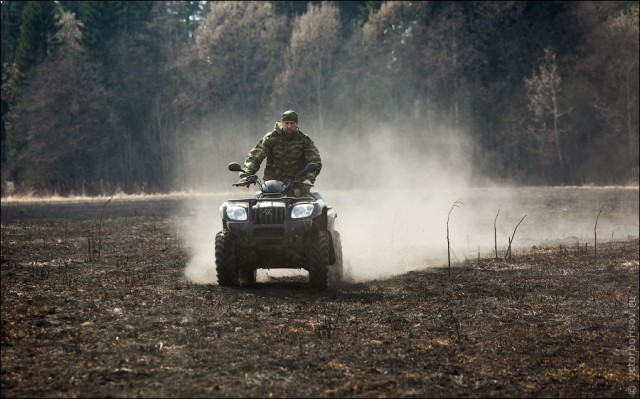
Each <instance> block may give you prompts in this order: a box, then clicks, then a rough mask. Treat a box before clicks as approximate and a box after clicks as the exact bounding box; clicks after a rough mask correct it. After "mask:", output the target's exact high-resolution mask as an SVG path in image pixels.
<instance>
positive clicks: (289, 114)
mask: <svg viewBox="0 0 640 399" xmlns="http://www.w3.org/2000/svg"><path fill="white" fill-rule="evenodd" d="M284 121H292V122H298V114H296V111H291V110H289V111H285V113H284V114H282V122H284Z"/></svg>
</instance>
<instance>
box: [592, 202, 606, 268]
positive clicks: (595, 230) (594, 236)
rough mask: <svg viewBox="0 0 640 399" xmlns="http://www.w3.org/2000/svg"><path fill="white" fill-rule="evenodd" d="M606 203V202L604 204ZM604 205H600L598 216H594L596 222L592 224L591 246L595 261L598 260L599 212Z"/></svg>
mask: <svg viewBox="0 0 640 399" xmlns="http://www.w3.org/2000/svg"><path fill="white" fill-rule="evenodd" d="M605 205H606V204H605ZM605 205H602V206H601V207H600V211H599V212H598V216H596V224H595V225H594V226H593V248H595V261H596V262H597V261H598V231H597V228H598V219H599V218H600V214H601V213H602V210H603V209H604V207H605Z"/></svg>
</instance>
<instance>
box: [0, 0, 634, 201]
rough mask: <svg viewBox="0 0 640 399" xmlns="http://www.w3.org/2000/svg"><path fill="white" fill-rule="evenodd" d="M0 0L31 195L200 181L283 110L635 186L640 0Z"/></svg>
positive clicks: (307, 120) (424, 144)
mask: <svg viewBox="0 0 640 399" xmlns="http://www.w3.org/2000/svg"><path fill="white" fill-rule="evenodd" d="M1 7H2V148H1V156H2V159H1V161H2V178H3V182H5V181H8V180H10V181H13V182H15V183H16V185H17V187H18V188H19V190H21V191H23V192H34V193H41V194H51V193H58V194H71V193H74V194H110V193H113V192H116V191H123V192H127V193H135V192H168V191H172V190H182V189H188V188H192V187H189V186H195V185H197V184H198V181H197V179H193V178H192V175H193V172H194V171H198V172H197V173H199V174H200V175H201V176H203V177H202V178H203V179H204V178H206V168H209V167H211V165H213V164H214V163H212V161H211V159H208V160H207V161H206V162H204V163H203V161H202V158H203V157H205V158H211V157H219V156H220V154H225V155H226V157H225V159H224V162H229V161H230V160H240V159H239V158H238V154H240V155H241V156H244V155H245V154H246V152H247V151H248V149H249V148H250V147H248V145H252V144H253V143H255V141H256V140H257V138H259V137H260V136H262V134H264V133H265V132H266V131H267V129H268V128H269V127H270V126H271V125H272V123H273V122H274V121H275V119H276V118H277V117H278V116H279V115H280V113H281V112H282V111H283V110H285V109H289V108H292V109H296V110H297V111H298V112H299V114H300V115H304V123H302V122H301V124H302V125H303V126H305V127H306V128H308V129H309V130H310V131H311V132H314V133H311V134H312V136H313V137H314V138H316V137H317V136H318V135H319V136H321V137H320V140H326V141H329V140H331V141H340V140H343V139H344V138H345V137H348V138H349V140H350V141H349V142H351V143H358V141H359V140H362V141H366V140H367V136H368V135H369V133H370V132H371V131H372V130H373V129H375V127H376V126H378V127H379V126H387V127H388V129H387V131H389V132H391V133H390V134H397V136H394V139H395V140H400V141H402V140H405V139H406V138H405V137H406V136H407V135H409V136H410V137H411V139H410V141H409V142H407V143H406V146H405V147H404V148H410V149H412V150H413V151H418V152H419V151H425V152H428V151H429V149H430V148H436V147H438V143H441V142H442V140H443V135H447V134H451V133H450V132H464V136H465V137H467V138H469V139H471V142H470V144H468V148H470V151H469V153H468V156H469V157H470V158H471V160H472V164H473V165H475V167H474V173H476V174H478V176H480V175H483V176H490V177H491V178H493V179H495V180H501V181H507V182H511V183H515V184H572V185H574V184H577V185H581V184H628V183H631V184H638V173H639V171H638V164H639V158H638V114H639V110H638V107H639V104H638V96H639V91H640V90H639V86H638V76H639V71H638V58H639V55H638V52H639V50H638V48H639V45H638V42H639V39H638V38H639V32H638V27H639V22H638V2H637V1H631V2H627V1H611V2H576V1H516V2H510V1H509V2H505V1H496V2H489V1H482V2H457V1H453V2H448V1H435V2H401V1H390V2H380V1H340V2H316V1H309V2H296V1H275V2H236V1H230V2H225V1H215V2H201V1H157V2H156V1H153V2H145V1H3V2H2V3H1ZM270 124H271V125H270ZM338 148H339V147H338ZM376 148H377V150H376V153H375V154H372V156H374V157H375V159H372V161H376V162H384V159H385V153H384V148H382V150H381V151H380V148H378V147H376ZM399 148H403V147H402V146H400V147H399ZM239 149H242V151H241V152H239ZM343 150H344V152H345V154H344V158H348V157H349V154H347V152H348V151H350V150H348V149H346V148H343ZM224 162H223V161H222V160H220V162H219V163H220V164H223V163H224ZM344 162H348V161H344ZM198 164H204V165H206V166H205V167H202V166H200V167H199V166H198ZM215 164H216V165H217V164H218V163H215ZM452 167H455V163H454V164H453V166H452ZM411 168H413V167H411ZM411 168H410V169H411ZM3 189H4V185H3Z"/></svg>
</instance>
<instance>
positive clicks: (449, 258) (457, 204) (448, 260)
mask: <svg viewBox="0 0 640 399" xmlns="http://www.w3.org/2000/svg"><path fill="white" fill-rule="evenodd" d="M460 205H464V204H463V203H462V202H460V198H458V199H457V200H456V202H454V203H453V205H452V206H451V209H449V213H448V214H447V263H448V265H449V275H451V242H450V241H449V218H450V217H451V211H453V208H459V207H460Z"/></svg>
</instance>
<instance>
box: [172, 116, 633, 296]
mask: <svg viewBox="0 0 640 399" xmlns="http://www.w3.org/2000/svg"><path fill="white" fill-rule="evenodd" d="M269 127H270V126H268V127H267V128H266V129H265V131H268V130H269ZM300 128H301V130H303V131H305V132H306V133H307V134H309V135H310V136H311V137H312V138H313V140H314V142H315V143H316V145H317V147H318V149H319V151H320V154H321V156H322V160H323V168H322V172H321V174H320V175H319V176H318V179H317V181H316V186H315V188H314V190H315V191H318V192H320V193H321V194H322V196H323V198H324V199H325V201H326V202H327V203H328V204H329V205H330V206H332V207H333V208H334V209H335V210H336V212H337V214H338V218H337V220H336V229H337V230H338V231H339V232H340V234H341V237H342V247H343V255H344V262H345V269H346V271H347V273H348V274H349V275H350V276H351V278H352V279H353V280H354V281H366V280H372V279H379V278H385V277H389V276H392V275H397V274H401V273H405V272H408V271H411V270H416V269H424V268H428V267H433V266H443V265H446V264H447V218H449V222H448V228H449V241H450V248H451V261H452V263H453V264H455V263H458V262H461V261H464V260H468V259H475V258H477V257H478V256H481V257H492V256H494V251H495V246H496V243H497V250H498V255H499V256H504V254H505V252H506V249H507V246H508V240H509V237H514V240H513V250H514V251H516V252H514V253H516V254H517V253H518V252H517V251H518V250H520V251H522V250H525V249H527V248H530V247H531V246H533V245H545V244H559V243H564V244H566V245H582V246H584V245H588V246H591V245H593V240H594V224H595V221H596V217H597V215H598V211H599V209H600V208H601V207H603V206H604V208H603V211H602V214H601V216H600V217H599V220H598V224H597V232H598V240H599V241H607V240H614V239H628V238H637V237H638V229H639V226H638V220H639V217H638V214H639V212H638V187H609V188H606V187H605V188H596V187H593V188H579V187H522V188H509V187H503V186H499V185H497V184H494V183H492V182H491V181H490V180H489V179H487V178H479V177H478V176H479V174H478V173H477V171H475V173H474V168H475V166H474V165H472V164H471V163H470V162H469V160H470V159H472V157H471V151H472V148H473V143H471V142H470V141H469V140H467V135H466V134H465V133H464V132H463V131H459V130H455V129H450V128H439V129H433V130H431V133H429V134H427V133H428V132H425V131H423V130H420V129H419V128H415V127H413V128H411V129H409V128H404V129H403V128H401V127H395V126H378V127H375V128H369V129H364V130H363V131H359V132H357V133H350V134H344V133H343V134H340V133H339V132H324V131H320V130H317V131H314V130H313V129H306V128H305V126H304V123H302V121H301V124H300ZM365 131H366V134H364V133H363V132H365ZM262 134H263V133H256V134H255V135H253V136H242V137H239V138H236V140H233V142H234V145H233V146H232V147H233V148H231V147H229V145H228V143H227V144H225V145H219V144H218V145H217V147H216V146H211V145H209V146H199V147H193V148H192V149H191V150H190V151H191V153H192V156H193V157H194V158H195V159H201V160H202V159H205V160H207V162H205V164H206V165H207V166H206V167H205V168H202V165H200V168H201V169H198V170H196V169H194V170H192V171H191V172H190V173H192V176H191V178H192V179H193V181H196V182H197V181H199V182H201V186H200V187H199V188H198V189H194V190H193V192H194V193H200V195H199V196H196V199H194V200H193V201H189V202H188V203H186V205H185V206H186V207H187V211H188V212H187V213H188V214H189V217H188V218H187V220H185V222H184V223H183V224H182V225H181V226H180V228H179V232H180V235H181V236H182V237H183V240H184V243H185V244H186V246H187V247H188V248H189V249H190V251H191V253H190V260H189V262H188V264H187V266H186V268H185V276H186V277H187V278H188V279H189V280H191V281H193V282H195V283H207V284H215V283H216V272H215V261H214V237H215V234H216V232H217V231H219V230H220V229H221V222H220V218H219V214H218V208H219V206H220V204H221V203H222V202H223V201H224V200H226V199H228V198H234V197H236V198H237V197H243V196H249V195H251V194H252V193H253V192H254V191H255V188H254V187H252V188H251V189H246V188H241V189H236V188H232V187H231V183H233V182H235V181H236V180H237V175H236V174H235V173H231V172H229V171H228V170H226V165H227V164H228V163H229V162H233V161H238V162H242V161H243V160H244V157H245V155H246V154H247V152H248V151H249V149H250V148H251V147H252V146H253V145H254V144H255V142H256V141H257V140H258V139H259V138H261V137H262ZM194 143H195V142H194ZM198 151H201V152H202V154H198ZM205 153H206V154H207V155H206V156H205V155H204V154H205ZM194 165H195V164H194ZM263 167H264V163H263ZM194 172H195V174H194ZM199 174H200V175H199ZM259 175H260V176H261V175H262V168H261V171H260V172H259ZM194 176H195V177H194ZM207 179H208V180H207ZM456 201H459V203H456ZM454 204H455V206H454ZM523 218H524V219H523ZM521 220H522V223H521V224H520V225H519V226H518V227H517V230H516V231H515V235H514V229H516V226H517V225H518V223H519V222H520V221H521ZM494 224H495V232H494ZM494 234H495V238H494ZM282 272H283V271H268V272H264V271H261V272H259V274H258V279H259V280H264V279H265V278H266V276H267V273H268V274H269V275H280V274H282ZM284 273H289V272H284ZM298 273H299V272H298ZM302 273H303V274H306V272H304V271H302Z"/></svg>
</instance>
